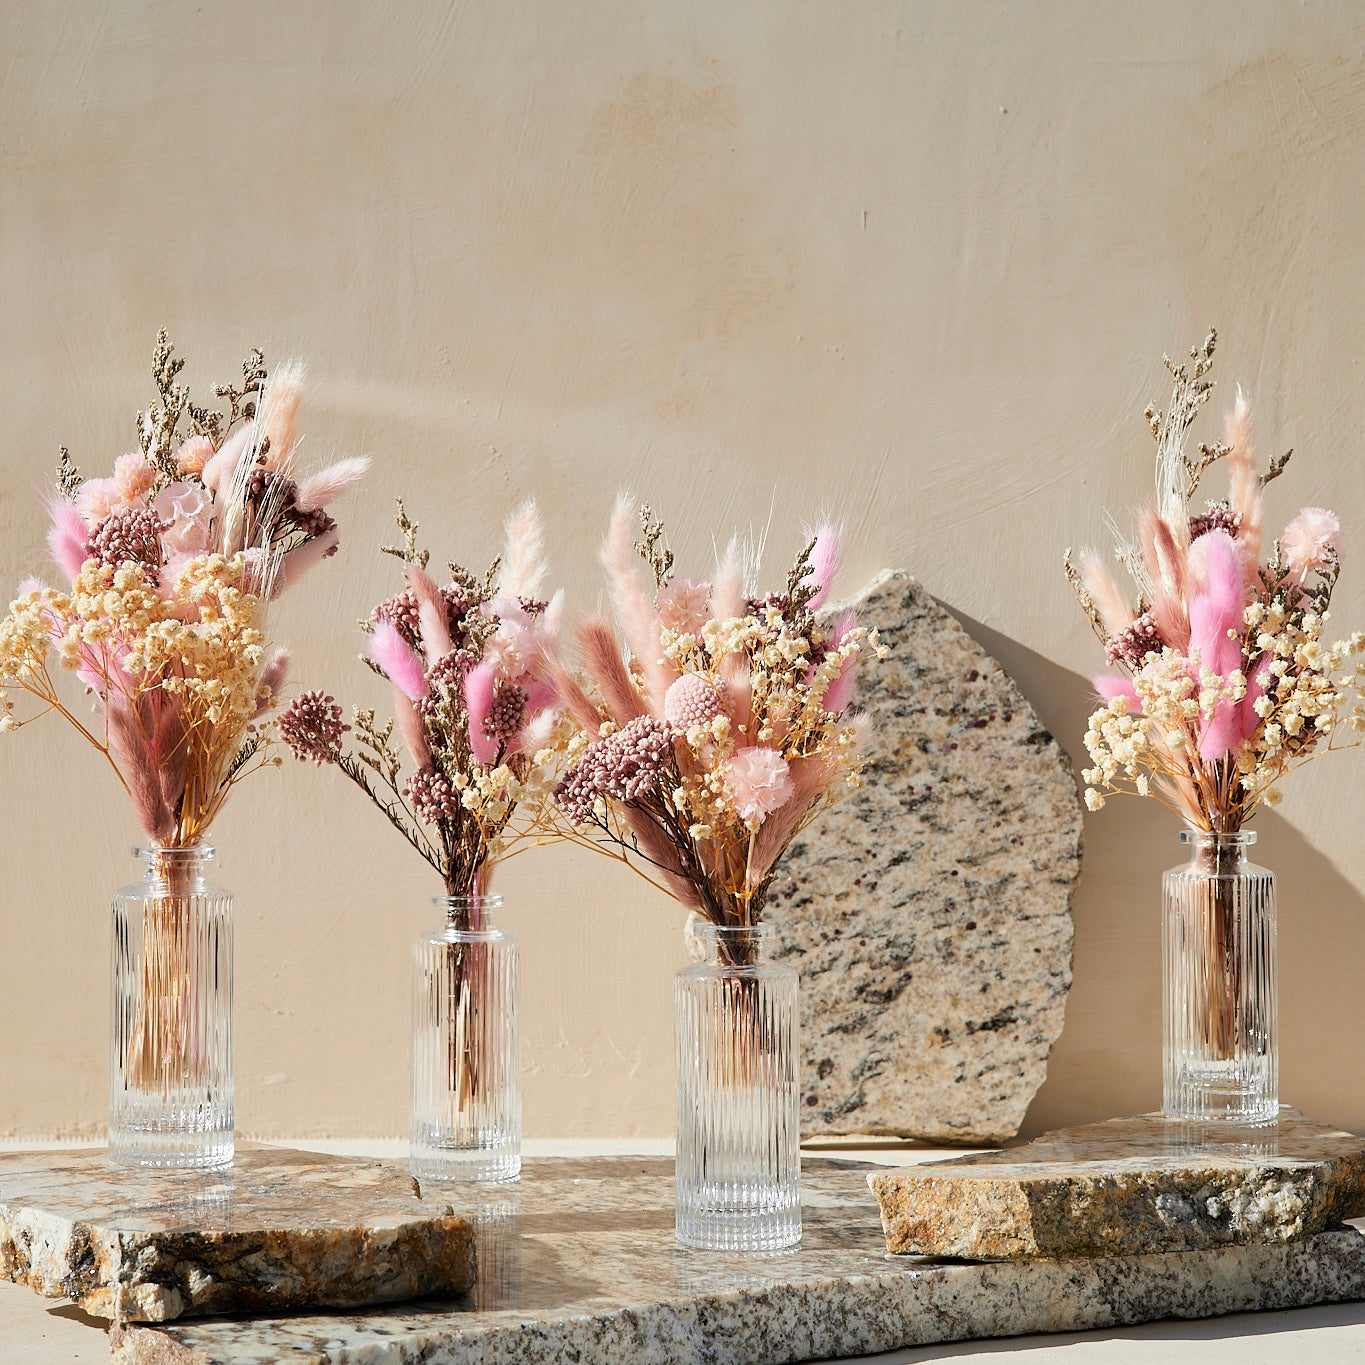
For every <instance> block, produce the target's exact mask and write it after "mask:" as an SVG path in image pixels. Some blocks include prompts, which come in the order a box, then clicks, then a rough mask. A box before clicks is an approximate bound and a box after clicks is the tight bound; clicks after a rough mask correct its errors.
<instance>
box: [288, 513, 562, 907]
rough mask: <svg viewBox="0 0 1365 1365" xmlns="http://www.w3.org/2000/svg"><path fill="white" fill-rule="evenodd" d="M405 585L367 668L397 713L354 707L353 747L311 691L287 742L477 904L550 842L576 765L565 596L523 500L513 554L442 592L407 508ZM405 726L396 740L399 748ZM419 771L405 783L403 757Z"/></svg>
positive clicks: (299, 704)
mask: <svg viewBox="0 0 1365 1365" xmlns="http://www.w3.org/2000/svg"><path fill="white" fill-rule="evenodd" d="M396 521H397V524H398V529H399V531H400V533H401V534H402V537H403V544H402V546H401V547H393V546H384V547H382V552H383V553H384V554H387V555H392V556H394V557H395V558H397V559H400V560H402V561H403V564H404V566H405V567H404V576H405V578H406V582H407V586H406V587H405V588H404V589H403V591H401V592H399V593H396V594H394V595H393V596H392V597H388V598H386V599H385V600H384V601H382V602H381V603H379V605H378V606H377V607H375V609H374V611H373V612H372V613H371V615H370V619H369V620H368V621H366V622H364V623H362V624H363V626H364V629H365V630H366V632H367V633H368V635H369V644H368V649H367V651H366V653H365V655H364V656H362V657H363V658H364V660H365V662H366V663H367V664H368V665H369V666H370V667H371V668H372V669H373V670H374V671H375V672H377V673H378V674H379V675H380V676H381V677H383V678H386V679H387V680H388V681H389V682H390V683H391V684H392V694H393V708H394V716H393V719H392V720H390V721H388V722H386V723H385V724H383V725H380V724H379V722H378V721H377V720H376V719H375V713H374V711H373V710H363V709H360V708H357V709H356V711H355V713H354V715H353V716H352V721H353V725H354V736H355V747H353V748H347V746H346V743H345V739H344V736H345V735H346V734H347V733H350V732H351V729H352V727H351V726H348V725H345V724H344V723H343V722H342V720H341V708H340V707H339V706H338V705H337V703H336V702H335V701H334V700H333V698H332V697H331V696H328V695H325V694H323V693H321V692H316V691H314V692H305V693H304V694H303V695H302V696H301V697H298V698H297V699H296V700H295V701H294V702H293V704H292V705H291V706H290V707H289V708H288V710H287V711H286V712H285V714H284V716H283V717H282V719H281V721H280V734H281V737H282V738H283V739H284V740H285V742H286V743H287V744H288V745H289V747H290V748H291V749H292V750H293V752H294V754H295V756H296V757H297V758H300V759H303V760H307V761H311V762H313V763H317V764H329V765H334V766H336V767H338V768H340V769H341V771H342V772H344V773H345V774H346V776H347V777H349V778H350V779H351V781H352V782H353V783H354V784H355V785H356V786H357V787H359V788H360V789H361V790H362V791H363V792H364V793H365V794H366V795H367V796H368V797H369V798H370V800H371V801H373V802H374V804H375V805H376V806H377V807H378V808H379V809H380V810H381V811H382V812H383V813H384V815H385V817H386V818H387V819H388V821H389V822H390V824H392V825H393V826H394V828H395V829H397V830H398V832H399V833H400V834H402V835H403V837H404V838H405V839H406V840H407V841H408V843H409V844H411V845H412V847H413V848H414V849H415V850H416V851H417V852H418V853H419V854H420V855H421V856H422V857H423V858H424V859H425V860H426V862H427V863H428V864H430V866H431V867H432V868H433V869H434V870H435V872H436V873H437V874H438V875H439V876H440V877H441V880H442V882H443V883H444V885H445V888H446V894H447V895H449V896H478V895H481V894H482V893H483V892H485V891H486V890H487V889H488V884H489V881H490V879H491V876H492V873H493V869H494V867H495V866H496V865H497V864H498V863H499V862H501V861H503V860H505V859H506V858H509V857H511V856H513V855H514V854H515V853H516V852H518V851H520V850H521V849H524V848H526V847H529V846H531V845H533V844H535V843H538V842H540V841H541V840H542V839H544V838H545V837H547V836H548V835H549V834H550V833H551V831H552V828H553V825H554V823H555V820H554V814H553V804H552V803H553V793H554V789H555V787H556V786H557V784H558V782H559V780H560V778H561V776H562V773H563V769H564V767H565V766H566V764H567V762H568V756H569V750H570V739H571V735H572V727H571V726H570V724H569V723H568V722H567V721H566V720H565V719H564V718H563V716H562V714H561V711H560V705H559V695H558V689H557V687H556V685H555V683H554V681H553V674H554V672H555V666H554V664H553V659H554V654H555V648H556V638H557V634H558V629H559V620H560V616H561V613H562V611H563V594H562V593H556V594H555V595H554V596H553V597H552V598H550V600H549V601H548V602H547V601H544V600H542V599H541V598H540V597H539V591H540V586H541V583H542V581H543V579H544V576H545V565H544V562H543V559H542V555H541V540H542V534H541V525H540V518H539V516H538V514H537V512H536V509H535V506H534V504H533V503H527V504H525V505H524V506H523V507H521V508H520V509H519V510H518V511H517V512H515V513H514V514H513V515H512V516H511V517H510V518H509V519H508V522H507V526H506V532H507V549H506V552H505V554H504V555H503V556H501V557H500V558H499V559H497V560H495V561H494V563H493V566H492V568H491V569H490V570H489V572H488V573H487V574H485V575H484V576H483V577H482V578H476V577H475V576H474V575H473V574H471V573H469V572H468V571H467V570H465V569H463V568H461V567H460V566H458V565H454V564H452V565H451V566H450V574H451V576H450V581H449V582H447V583H446V584H444V585H442V586H438V585H437V584H436V583H435V581H434V580H433V579H432V578H431V577H430V576H429V575H428V574H427V571H426V570H427V565H428V564H429V563H430V554H429V552H428V551H427V550H425V549H423V548H422V547H421V545H420V543H419V538H418V531H419V527H418V525H417V523H416V522H414V521H413V520H412V518H411V517H410V516H409V515H408V513H407V510H406V509H405V507H404V506H403V503H402V500H401V499H400V500H399V501H398V514H397V517H396ZM395 731H396V732H397V735H398V737H399V742H395V739H394V735H395ZM405 758H406V761H407V764H409V765H410V767H411V771H410V772H408V773H407V775H406V776H404V761H405Z"/></svg>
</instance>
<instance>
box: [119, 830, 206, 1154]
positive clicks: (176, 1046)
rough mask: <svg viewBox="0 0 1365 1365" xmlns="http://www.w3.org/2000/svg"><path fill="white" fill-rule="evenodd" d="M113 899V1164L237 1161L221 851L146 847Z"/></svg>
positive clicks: (203, 848) (199, 847)
mask: <svg viewBox="0 0 1365 1365" xmlns="http://www.w3.org/2000/svg"><path fill="white" fill-rule="evenodd" d="M134 851H135V853H136V854H137V855H138V856H139V857H141V858H142V859H143V862H144V865H145V876H144V879H143V881H142V882H141V883H139V884H138V885H136V886H129V887H126V888H125V889H124V890H122V891H120V892H119V893H118V894H117V895H116V896H115V897H114V905H113V911H114V914H113V919H114V933H113V991H112V1027H111V1029H110V1056H109V1154H110V1156H112V1157H113V1158H114V1160H115V1161H120V1162H124V1163H125V1164H128V1165H133V1166H181V1167H184V1166H188V1167H209V1166H226V1165H229V1164H230V1163H231V1161H232V1150H233V1122H232V896H231V895H230V894H229V893H228V892H226V891H223V890H221V889H220V888H218V887H216V886H210V885H209V884H208V883H207V882H206V881H205V880H204V868H205V864H207V863H208V861H209V860H210V859H211V858H212V857H213V856H214V850H213V849H211V848H206V847H204V846H202V845H201V846H198V847H194V848H140V849H136V850H134Z"/></svg>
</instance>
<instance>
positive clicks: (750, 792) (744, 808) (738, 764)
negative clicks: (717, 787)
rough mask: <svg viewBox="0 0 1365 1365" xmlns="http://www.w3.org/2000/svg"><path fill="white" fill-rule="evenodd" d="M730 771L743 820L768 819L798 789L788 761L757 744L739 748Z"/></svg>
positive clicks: (736, 805)
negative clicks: (792, 777) (794, 783)
mask: <svg viewBox="0 0 1365 1365" xmlns="http://www.w3.org/2000/svg"><path fill="white" fill-rule="evenodd" d="M726 766H727V768H728V775H729V779H730V796H731V800H732V801H733V803H734V807H735V812H736V814H738V815H739V817H740V819H741V820H764V819H766V818H767V817H768V816H769V815H771V814H772V813H773V811H775V810H778V809H780V808H781V807H782V806H784V805H786V803H787V801H788V800H789V799H790V797H791V795H792V792H793V791H794V790H795V788H794V785H793V783H792V779H791V774H790V771H789V770H788V768H787V760H786V759H785V758H783V757H782V755H781V754H779V753H778V752H777V750H776V749H768V748H765V747H764V746H763V745H761V744H755V745H753V746H752V747H750V748H747V749H736V750H735V753H734V755H733V756H732V757H731V759H730V761H729V763H728V764H727V765H726Z"/></svg>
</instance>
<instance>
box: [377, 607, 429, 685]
mask: <svg viewBox="0 0 1365 1365" xmlns="http://www.w3.org/2000/svg"><path fill="white" fill-rule="evenodd" d="M370 658H372V659H373V660H374V661H375V663H377V664H378V665H379V666H380V668H382V669H383V670H384V672H385V674H386V675H387V676H388V679H389V681H390V682H391V683H393V685H394V686H395V687H396V688H398V690H399V691H400V692H402V693H403V695H404V696H405V697H408V698H409V699H410V700H412V701H421V700H422V698H423V697H425V696H426V695H427V680H426V670H425V669H424V668H423V667H422V661H421V659H419V658H418V657H417V653H416V651H415V650H414V649H412V647H411V646H410V645H409V644H408V642H407V641H406V640H405V639H403V637H402V636H401V635H400V634H399V633H398V629H397V627H396V626H395V625H394V624H393V622H392V621H380V622H379V623H378V624H377V625H376V626H375V628H374V633H373V634H372V635H371V636H370Z"/></svg>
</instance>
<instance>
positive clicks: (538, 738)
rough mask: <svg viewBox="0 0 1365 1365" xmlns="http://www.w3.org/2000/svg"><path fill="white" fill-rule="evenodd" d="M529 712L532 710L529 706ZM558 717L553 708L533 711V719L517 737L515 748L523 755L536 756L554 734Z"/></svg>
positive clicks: (531, 713)
mask: <svg viewBox="0 0 1365 1365" xmlns="http://www.w3.org/2000/svg"><path fill="white" fill-rule="evenodd" d="M528 710H530V707H529V704H528ZM556 715H557V712H556V711H555V710H554V708H553V707H548V708H546V709H545V710H541V711H534V710H531V711H530V716H531V718H530V720H528V721H527V722H526V724H525V725H524V726H523V727H522V731H521V734H519V735H518V736H517V742H516V746H515V747H516V748H517V749H518V750H519V751H520V752H521V753H523V754H529V755H531V756H534V755H535V753H536V751H537V750H538V749H543V748H544V747H545V746H546V745H547V744H548V743H549V742H550V739H551V737H552V736H553V734H554V730H555V718H556Z"/></svg>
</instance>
